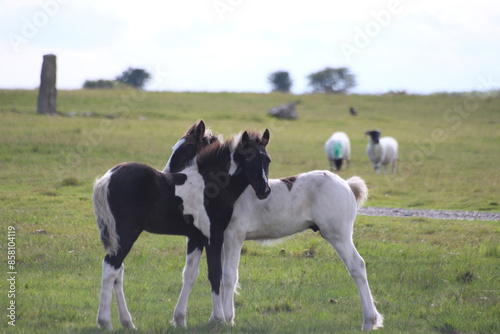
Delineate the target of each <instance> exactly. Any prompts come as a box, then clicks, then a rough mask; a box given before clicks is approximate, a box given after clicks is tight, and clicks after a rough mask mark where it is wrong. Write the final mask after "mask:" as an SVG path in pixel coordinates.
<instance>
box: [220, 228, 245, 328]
mask: <svg viewBox="0 0 500 334" xmlns="http://www.w3.org/2000/svg"><path fill="white" fill-rule="evenodd" d="M244 241H245V237H244V236H240V235H237V234H235V233H231V232H230V231H228V230H226V233H224V262H223V267H222V305H223V307H224V316H225V317H226V321H227V322H228V323H230V324H231V325H233V324H234V313H235V312H234V294H235V293H236V285H237V283H238V265H239V262H240V255H241V247H242V246H243V242H244Z"/></svg>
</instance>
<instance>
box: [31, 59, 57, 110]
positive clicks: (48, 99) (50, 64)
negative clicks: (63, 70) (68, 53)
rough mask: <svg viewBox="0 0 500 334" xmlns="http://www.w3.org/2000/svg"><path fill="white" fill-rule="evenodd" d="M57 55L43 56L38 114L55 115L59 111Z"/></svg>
mask: <svg viewBox="0 0 500 334" xmlns="http://www.w3.org/2000/svg"><path fill="white" fill-rule="evenodd" d="M56 100H57V90H56V55H53V54H49V55H44V56H43V64H42V74H41V75H40V89H39V91H38V108H37V110H36V113H37V114H41V115H54V114H55V113H56V111H57V104H56Z"/></svg>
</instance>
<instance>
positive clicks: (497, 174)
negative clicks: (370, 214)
mask: <svg viewBox="0 0 500 334" xmlns="http://www.w3.org/2000/svg"><path fill="white" fill-rule="evenodd" d="M297 99H300V104H299V105H298V113H299V119H297V120H293V121H286V120H277V119H274V118H271V117H270V116H268V115H267V113H266V111H267V109H269V108H270V107H273V106H276V105H279V104H282V103H284V102H289V101H295V100H297ZM35 104H36V92H35V91H0V113H1V114H0V115H1V117H2V125H1V127H2V133H1V135H0V138H1V142H2V144H3V145H2V149H1V150H2V151H1V154H2V157H4V160H3V163H2V165H3V166H2V167H4V168H3V172H2V174H3V177H7V178H8V177H10V176H14V175H18V173H19V167H21V168H22V169H25V168H28V167H29V166H33V165H37V164H38V165H39V164H40V163H41V162H43V166H44V168H43V170H40V169H36V170H32V171H31V173H29V176H28V177H35V178H36V179H37V180H38V181H37V184H40V181H39V178H40V177H42V178H43V179H46V180H47V181H49V180H51V178H52V181H51V182H53V183H57V182H60V181H62V179H65V178H76V179H78V180H79V181H80V182H89V180H92V179H93V178H95V177H96V176H97V175H101V174H103V173H104V172H105V171H106V170H107V169H108V168H110V167H111V166H114V165H115V164H117V163H119V162H122V161H131V160H134V161H141V162H144V163H147V164H150V165H152V166H154V167H156V168H158V169H160V168H162V167H163V166H164V164H165V163H166V160H167V158H168V156H169V154H170V147H171V146H172V145H173V144H174V143H175V142H176V141H177V139H178V138H179V137H180V136H181V135H182V133H184V131H185V130H186V129H187V128H188V126H189V125H191V124H192V123H193V122H195V121H196V120H198V119H200V118H201V119H203V120H205V122H206V123H207V124H208V126H210V127H211V128H212V129H213V130H214V131H216V132H219V133H222V134H224V135H231V134H234V133H237V132H239V131H241V130H245V129H256V130H264V129H265V128H269V130H270V131H271V139H272V142H271V144H270V146H269V153H270V155H271V157H272V158H273V163H272V165H271V176H272V177H276V178H277V177H283V176H288V175H292V174H297V173H301V172H305V171H309V170H314V169H328V168H329V165H328V162H327V160H326V157H325V156H324V153H323V144H324V142H325V140H326V139H327V138H328V137H329V136H330V135H331V133H332V132H334V131H345V132H346V133H347V134H348V135H349V136H350V139H351V146H352V155H353V156H352V164H351V169H350V170H349V171H343V172H341V175H342V176H344V177H348V176H350V175H354V174H356V175H359V176H362V177H363V178H365V179H366V181H367V183H368V185H369V187H370V190H371V193H370V199H369V202H368V204H367V205H369V206H389V207H418V208H435V209H462V210H484V211H498V210H499V207H498V197H499V196H498V195H499V191H498V188H499V183H498V182H499V180H500V169H499V168H498V167H497V164H498V162H499V161H500V150H499V144H498V143H499V142H500V140H499V138H500V132H499V130H498V129H499V126H498V124H499V122H500V97H489V96H485V95H469V96H467V95H428V96H406V95H383V96H371V95H369V96H360V95H347V96H345V95H339V96H337V95H303V96H292V95H283V94H234V93H218V94H213V93H168V92H160V93H156V92H141V91H133V90H118V91H116V90H81V91H60V92H59V98H58V111H60V112H61V113H63V114H66V115H73V117H48V118H47V117H40V116H36V115H35V114H34V110H35ZM349 106H354V107H355V108H356V109H357V111H358V112H359V116H357V117H353V116H351V115H350V114H349V112H348V108H349ZM369 129H380V130H381V131H382V135H388V136H393V137H395V138H396V139H397V140H398V141H399V145H400V158H399V169H398V173H397V174H396V175H390V174H388V175H375V174H374V173H373V171H372V166H371V164H370V162H369V161H368V158H367V157H366V154H365V149H366V145H367V138H366V137H365V136H364V132H365V131H366V130H369ZM19 153H22V154H19ZM34 173H41V174H43V175H36V174H34ZM54 176H56V178H54Z"/></svg>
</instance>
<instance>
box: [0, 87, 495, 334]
mask: <svg viewBox="0 0 500 334" xmlns="http://www.w3.org/2000/svg"><path fill="white" fill-rule="evenodd" d="M36 98H37V92H36V91H13V90H3V91H1V90H0V118H1V122H0V130H1V131H0V182H1V187H0V203H1V212H0V228H1V231H3V237H2V238H3V240H2V242H1V243H0V247H1V248H0V251H1V252H2V254H4V255H2V256H3V258H4V270H3V271H4V274H3V277H4V279H2V280H1V281H0V309H2V310H5V311H3V312H4V314H2V317H1V319H2V321H1V323H0V332H7V333H33V332H37V333H100V332H101V331H100V330H97V329H96V325H95V315H96V312H97V305H98V298H99V289H100V275H101V272H100V269H101V260H102V257H103V255H104V252H103V250H102V246H101V245H100V241H99V240H98V235H97V228H96V226H95V223H94V221H93V213H92V204H91V193H92V183H93V181H94V179H95V178H96V177H97V176H100V175H102V174H104V173H105V172H106V170H108V169H109V168H111V167H112V166H114V165H116V164H117V163H120V162H122V161H139V162H144V163H147V164H149V165H151V166H153V167H155V168H158V169H162V168H163V167H164V164H165V163H166V160H167V158H168V156H169V154H170V147H171V146H172V145H173V144H174V143H175V142H176V141H177V139H178V138H179V137H180V136H181V135H182V134H183V133H184V131H185V130H186V129H187V128H188V126H189V125H191V124H192V123H193V122H195V121H196V120H198V119H200V118H201V119H204V120H205V122H206V123H207V124H208V125H209V126H210V127H211V128H212V129H213V130H214V131H216V132H219V133H222V134H225V135H230V134H234V133H236V132H239V131H240V130H243V129H257V130H264V129H265V128H269V130H270V131H271V143H270V145H269V147H268V151H269V154H270V155H271V157H272V159H273V162H272V164H271V167H270V173H271V177H283V176H288V175H293V174H297V173H300V172H304V171H309V170H313V169H327V168H328V162H327V160H326V158H325V157H324V154H323V143H324V141H325V140H326V139H327V138H328V137H329V136H330V135H331V133H332V132H334V131H337V130H341V131H345V132H346V133H347V134H348V135H349V136H350V138H351V146H352V150H353V157H352V163H351V168H350V170H348V171H342V172H341V173H340V175H341V176H343V177H345V178H347V177H349V176H351V175H359V176H361V177H363V178H364V179H365V180H366V182H367V184H368V186H369V189H370V197H369V200H368V202H367V204H366V205H367V206H387V207H405V208H428V209H460V210H480V211H491V212H498V211H499V210H500V209H499V201H500V191H499V180H500V169H499V168H498V163H499V162H500V150H499V148H500V147H499V146H500V145H499V143H500V140H499V139H500V127H499V126H498V124H499V122H500V97H498V95H497V96H494V95H485V94H469V95H464V94H454V95H451V94H436V95H428V96H412V95H408V96H407V95H382V96H361V95H347V96H332V95H303V96H291V95H283V94H233V93H217V94H215V93H167V92H161V93H160V92H139V91H130V90H109V91H92V90H86V91H83V90H82V91H59V92H58V111H59V112H61V113H62V114H65V115H72V117H62V116H56V117H46V116H37V115H35V109H36ZM297 99H300V101H301V102H300V104H299V105H298V112H299V119H297V120H294V121H280V120H276V119H273V118H270V117H269V116H267V114H266V111H267V109H269V108H270V107H273V106H276V105H278V104H282V103H285V102H292V101H295V100H297ZM349 106H354V107H355V108H356V109H357V110H358V112H359V116H358V117H352V116H350V115H349V113H348V108H349ZM373 128H378V129H380V130H381V131H382V134H383V135H390V136H393V137H395V138H397V139H398V141H399V144H400V160H399V170H398V173H397V174H396V175H392V174H387V175H375V174H374V172H373V170H372V166H371V164H370V163H369V161H368V159H367V157H366V155H365V148H366V144H367V138H365V137H364V135H363V133H364V131H366V130H369V129H373ZM9 226H12V227H14V228H15V257H16V264H15V268H14V269H15V270H16V272H17V274H15V275H14V276H15V284H14V285H11V284H10V283H12V282H9V281H7V279H8V278H10V276H11V275H9V274H8V272H10V271H11V270H10V269H9V267H8V261H7V256H8V254H9V253H8V252H9V249H8V243H9V239H8V238H9V236H10V237H12V236H13V234H12V233H11V234H10V235H9V234H8V229H9ZM354 233H355V234H354V239H355V243H356V246H357V247H358V250H359V252H360V253H361V255H362V256H363V257H364V258H365V260H366V262H367V270H368V278H369V282H370V285H371V287H372V292H373V294H374V297H375V298H376V299H377V300H378V303H379V304H378V307H379V310H380V312H381V313H383V314H384V315H385V317H386V322H385V325H386V326H385V327H384V329H382V331H383V332H387V333H429V332H436V333H496V332H500V320H499V319H500V306H499V305H500V293H499V289H500V282H499V280H498V277H499V276H500V262H499V258H500V248H499V244H500V224H499V223H498V222H480V221H472V222H469V221H452V220H449V221H447V220H431V219H420V218H419V219H404V218H387V217H366V216H360V217H358V218H357V221H356V225H355V231H354ZM11 241H12V240H11ZM243 251H244V254H243V256H242V260H241V265H240V283H241V285H242V290H241V295H240V296H237V298H236V303H237V305H236V326H235V327H232V328H230V327H227V326H224V325H217V324H208V323H207V319H208V317H209V316H210V311H211V300H210V293H209V292H210V288H209V284H208V282H207V280H206V265H205V264H204V263H203V265H202V268H201V270H200V278H199V279H198V283H197V285H196V286H195V289H194V291H193V293H192V296H191V299H190V303H189V306H188V319H187V321H188V329H187V330H186V329H177V328H173V327H172V326H170V325H169V324H168V320H170V318H171V317H172V313H173V309H174V306H175V303H176V299H177V296H178V293H179V291H180V286H181V273H182V267H183V263H184V252H185V240H184V238H179V237H165V236H155V235H150V234H143V235H142V236H141V237H140V238H139V241H138V242H137V243H136V245H135V246H134V249H133V251H132V252H131V254H130V255H129V257H128V258H127V259H126V261H125V263H126V268H127V270H126V275H125V292H126V295H127V297H128V302H129V307H130V310H131V313H132V315H133V317H134V320H135V323H136V325H137V326H138V328H139V331H138V332H140V333H165V332H172V333H200V332H207V333H226V332H228V333H229V332H231V333H306V332H307V333H346V332H354V331H358V330H359V328H360V327H361V322H362V319H361V307H360V302H359V297H358V294H357V291H356V287H355V285H354V283H353V281H352V279H351V278H350V277H349V275H348V274H347V271H346V270H345V268H344V266H343V265H342V263H341V262H340V260H339V258H338V257H337V255H336V254H335V252H334V251H333V249H331V247H329V246H328V245H327V244H326V242H324V241H323V240H322V239H321V237H320V236H319V235H317V234H314V233H312V232H306V233H302V234H299V235H296V236H294V237H291V238H288V239H286V240H284V241H283V242H281V243H278V244H275V245H272V246H266V247H262V246H260V245H258V244H255V243H252V242H249V243H246V244H245V246H244V250H243ZM311 254H312V255H313V256H310V255H311ZM12 287H14V290H15V292H14V293H15V298H13V297H9V296H8V295H9V294H11V293H10V292H9V291H11V290H12ZM11 301H15V302H16V304H15V305H16V310H15V315H16V322H15V324H16V327H15V328H14V327H12V326H10V325H9V324H8V321H10V320H9V318H8V317H7V315H8V314H9V313H8V312H9V311H8V310H7V307H9V305H10V304H9V303H10V302H11ZM113 315H114V317H113V320H114V325H115V328H117V329H118V328H120V326H119V323H118V319H117V311H116V307H115V308H113ZM118 332H125V331H122V330H119V331H118Z"/></svg>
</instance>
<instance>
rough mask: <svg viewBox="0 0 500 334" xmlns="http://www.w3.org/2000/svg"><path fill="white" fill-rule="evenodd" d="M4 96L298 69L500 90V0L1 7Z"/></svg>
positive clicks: (28, 3)
mask: <svg viewBox="0 0 500 334" xmlns="http://www.w3.org/2000/svg"><path fill="white" fill-rule="evenodd" d="M0 33H1V39H0V88H26V89H33V88H37V87H38V85H39V80H40V70H41V64H42V58H43V55H44V54H48V53H53V54H56V56H57V66H58V70H57V71H58V72H57V87H58V89H79V88H81V87H82V85H83V83H84V81H85V80H96V79H114V78H115V77H116V76H117V75H119V74H121V73H122V72H123V71H124V70H126V69H127V68H128V67H134V68H143V69H146V70H147V71H148V72H150V73H151V74H152V75H153V80H151V81H150V82H149V84H148V85H147V87H146V88H147V89H148V90H162V91H163V90H170V91H210V92H216V91H230V92H269V91H270V89H271V86H270V85H269V83H268V81H267V77H268V75H269V74H270V73H272V72H274V71H278V70H284V71H288V72H289V73H290V76H291V78H292V80H293V86H292V92H293V93H297V94H302V93H306V92H309V91H310V88H309V87H308V85H307V83H308V82H307V79H306V77H307V75H309V74H311V73H313V72H316V71H319V70H322V69H324V68H325V67H348V68H349V69H350V70H351V71H352V72H353V73H354V74H355V75H356V78H357V83H358V84H357V86H356V88H355V89H354V90H353V92H355V93H383V92H387V91H389V90H406V91H407V92H409V93H432V92H443V91H447V92H452V91H454V92H456V91H470V90H491V89H500V3H499V2H498V0H475V1H451V0H432V1H431V0H421V1H419V0H413V1H410V0H400V1H398V0H392V1H391V0H384V1H378V0H377V1H376V0H359V1H333V0H322V1H315V0H308V1H290V0H289V1H285V0H270V1H265V0H192V1H188V0H184V1H181V0H175V1H172V0H163V1H159V0H140V1H137V0H136V1H128V0H111V1H108V0H22V1H19V0H0Z"/></svg>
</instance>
